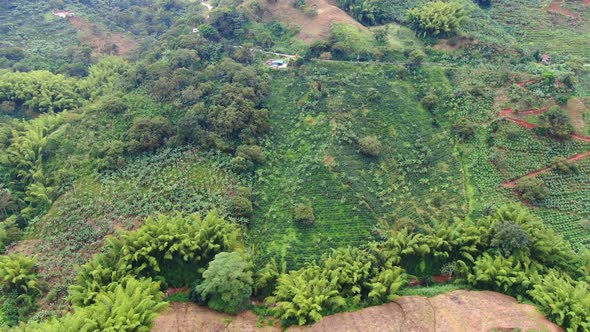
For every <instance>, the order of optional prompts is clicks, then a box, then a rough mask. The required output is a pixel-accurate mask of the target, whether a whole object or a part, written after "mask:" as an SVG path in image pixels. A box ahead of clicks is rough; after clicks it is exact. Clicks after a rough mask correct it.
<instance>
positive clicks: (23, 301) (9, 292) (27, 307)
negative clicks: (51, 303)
mask: <svg viewBox="0 0 590 332" xmlns="http://www.w3.org/2000/svg"><path fill="white" fill-rule="evenodd" d="M0 294H1V295H2V299H3V301H2V305H1V306H0V312H2V313H3V315H2V316H4V317H2V319H3V320H4V321H3V322H0V323H3V324H7V325H14V324H18V323H19V322H20V321H24V320H26V318H27V316H28V315H29V314H30V313H31V311H32V310H34V309H35V308H36V306H37V303H36V301H37V299H38V298H39V296H40V295H41V290H40V289H39V282H38V277H37V266H36V262H35V260H34V259H32V258H29V257H25V256H22V255H8V256H0Z"/></svg>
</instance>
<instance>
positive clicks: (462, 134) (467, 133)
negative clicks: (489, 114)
mask: <svg viewBox="0 0 590 332" xmlns="http://www.w3.org/2000/svg"><path fill="white" fill-rule="evenodd" d="M475 130H476V126H475V123H473V122H471V121H469V120H468V119H461V120H460V121H458V122H456V123H455V124H454V125H453V132H454V133H455V134H456V135H457V136H458V137H459V139H461V140H463V141H468V140H470V139H471V138H473V136H474V135H475Z"/></svg>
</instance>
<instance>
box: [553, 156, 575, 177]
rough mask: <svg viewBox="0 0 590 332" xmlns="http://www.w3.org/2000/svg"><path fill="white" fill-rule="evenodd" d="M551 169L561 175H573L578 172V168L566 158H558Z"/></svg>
mask: <svg viewBox="0 0 590 332" xmlns="http://www.w3.org/2000/svg"><path fill="white" fill-rule="evenodd" d="M550 166H551V169H552V170H554V171H556V172H558V173H561V174H571V173H576V172H577V171H578V166H576V164H575V163H574V162H572V161H569V160H567V159H565V158H556V159H555V160H553V161H552V162H551V165H550Z"/></svg>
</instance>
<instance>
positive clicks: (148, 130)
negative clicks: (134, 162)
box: [129, 117, 173, 151]
mask: <svg viewBox="0 0 590 332" xmlns="http://www.w3.org/2000/svg"><path fill="white" fill-rule="evenodd" d="M172 135H173V130H172V126H171V124H170V121H168V120H167V119H165V118H161V117H160V118H153V119H150V118H141V119H136V120H135V121H133V126H131V128H130V129H129V137H130V138H131V143H130V146H131V150H137V151H153V150H155V149H157V148H159V147H161V146H162V145H164V143H166V140H167V139H168V138H169V137H170V136H172Z"/></svg>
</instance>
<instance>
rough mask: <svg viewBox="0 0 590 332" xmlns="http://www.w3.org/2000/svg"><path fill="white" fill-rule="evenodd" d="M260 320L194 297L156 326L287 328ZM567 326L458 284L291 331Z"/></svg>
mask: <svg viewBox="0 0 590 332" xmlns="http://www.w3.org/2000/svg"><path fill="white" fill-rule="evenodd" d="M272 324H273V325H272V326H269V324H268V320H266V321H261V320H259V318H258V317H257V316H256V315H255V314H254V313H252V312H245V313H241V314H239V315H236V316H232V315H228V314H224V313H219V312H216V311H213V310H210V309H207V308H205V307H201V306H198V305H196V304H193V303H172V304H171V306H170V309H169V310H168V311H166V312H164V313H163V314H162V315H160V317H158V319H157V320H156V324H155V326H154V328H153V329H152V331H153V332H185V331H187V332H188V331H200V332H201V331H202V332H206V331H228V332H234V331H235V332H238V331H284V329H283V328H281V327H280V323H279V322H278V321H275V322H273V323H272ZM493 330H498V331H512V330H520V331H531V330H534V331H548V332H557V331H562V330H561V329H560V328H559V327H558V326H557V325H555V324H553V323H551V322H549V321H548V320H547V319H546V318H545V317H543V315H542V314H541V313H539V311H537V309H536V308H535V307H534V306H532V305H528V304H520V303H518V302H517V301H516V299H514V298H513V297H510V296H507V295H503V294H500V293H495V292H490V291H467V290H457V291H453V292H450V293H446V294H441V295H437V296H435V297H433V298H426V297H422V296H403V297H401V298H399V299H397V300H396V301H394V302H391V303H388V304H384V305H380V306H375V307H369V308H365V309H362V310H358V311H354V312H345V313H339V314H335V315H331V316H327V317H324V318H323V319H322V320H321V321H320V322H318V323H316V324H313V325H308V326H293V327H290V328H289V329H288V331H289V332H291V331H292V332H307V331H314V332H315V331H318V332H323V331H325V332H357V331H358V332H361V331H362V332H366V331H394V332H407V331H420V332H422V331H424V332H443V331H445V332H447V331H453V332H478V331H481V332H489V331H493Z"/></svg>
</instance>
